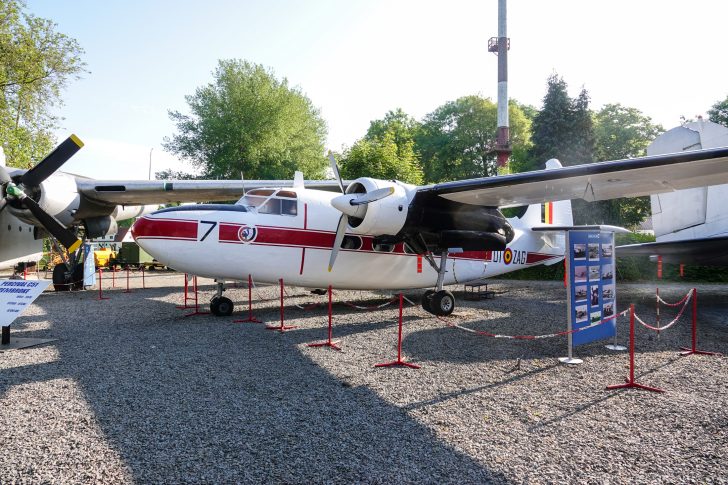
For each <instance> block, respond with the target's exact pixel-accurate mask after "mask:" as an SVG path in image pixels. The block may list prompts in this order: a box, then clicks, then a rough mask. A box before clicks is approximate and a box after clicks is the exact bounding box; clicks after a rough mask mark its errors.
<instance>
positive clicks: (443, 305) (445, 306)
mask: <svg viewBox="0 0 728 485" xmlns="http://www.w3.org/2000/svg"><path fill="white" fill-rule="evenodd" d="M447 253H448V252H447V250H445V251H443V252H442V254H440V264H439V265H438V264H437V263H436V262H435V260H434V259H433V258H432V256H430V255H425V258H426V259H427V262H428V263H430V265H431V266H432V267H433V268H434V269H435V271H437V283H436V284H435V289H434V290H427V291H425V294H424V295H422V308H423V309H424V310H425V311H426V312H429V313H432V314H433V315H437V316H441V317H444V316H447V315H450V314H451V313H452V312H453V310H455V297H454V296H453V294H452V293H451V292H449V291H447V290H443V289H442V282H443V281H444V280H445V273H446V272H447Z"/></svg>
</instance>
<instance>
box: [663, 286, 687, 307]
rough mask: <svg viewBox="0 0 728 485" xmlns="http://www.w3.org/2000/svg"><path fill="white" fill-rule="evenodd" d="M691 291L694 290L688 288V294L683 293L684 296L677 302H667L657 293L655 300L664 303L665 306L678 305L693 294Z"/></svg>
mask: <svg viewBox="0 0 728 485" xmlns="http://www.w3.org/2000/svg"><path fill="white" fill-rule="evenodd" d="M693 291H694V290H690V291H688V294H687V295H685V296H684V297H683V299H682V300H680V301H679V302H677V303H668V302H666V301H665V300H663V299H662V297H661V296H660V295H657V301H658V302H660V303H662V304H663V305H666V306H672V307H676V306H680V305H682V304H683V303H685V302H686V301H687V300H688V299H689V298H690V297H691V295H692V294H693Z"/></svg>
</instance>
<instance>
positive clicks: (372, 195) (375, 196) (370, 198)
mask: <svg viewBox="0 0 728 485" xmlns="http://www.w3.org/2000/svg"><path fill="white" fill-rule="evenodd" d="M393 193H394V187H384V188H383V189H377V190H372V191H371V192H367V193H366V194H362V195H361V196H359V197H357V198H356V199H352V200H350V201H349V204H351V205H364V204H368V203H370V202H374V201H377V200H379V199H383V198H385V197H388V196H390V195H392V194H393Z"/></svg>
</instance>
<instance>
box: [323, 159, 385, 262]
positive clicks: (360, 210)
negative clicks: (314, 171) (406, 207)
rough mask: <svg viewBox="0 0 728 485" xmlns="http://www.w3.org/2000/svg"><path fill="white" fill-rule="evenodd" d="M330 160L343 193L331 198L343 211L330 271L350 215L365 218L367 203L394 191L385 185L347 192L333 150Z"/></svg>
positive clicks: (332, 252)
mask: <svg viewBox="0 0 728 485" xmlns="http://www.w3.org/2000/svg"><path fill="white" fill-rule="evenodd" d="M329 160H330V161H331V169H332V170H333V172H334V176H335V177H336V180H337V181H338V182H339V187H341V192H342V194H343V195H339V196H337V197H334V198H333V199H332V200H331V205H332V206H334V208H336V209H338V210H339V211H340V212H341V217H340V218H339V224H338V226H337V227H336V237H334V247H333V248H331V256H329V272H331V270H332V269H333V267H334V262H335V261H336V256H337V255H338V254H339V249H340V248H341V242H342V241H343V240H344V235H345V234H346V227H347V226H348V225H349V220H348V217H349V216H350V217H356V218H359V219H363V218H364V216H365V215H366V213H367V204H369V203H371V202H376V201H378V200H380V199H383V198H385V197H388V196H390V195H392V194H393V193H394V187H384V188H381V189H376V190H372V191H371V192H365V193H363V194H361V193H357V194H347V193H346V192H345V191H344V182H343V181H342V180H341V175H339V167H338V166H337V164H336V159H335V158H334V155H333V154H332V153H331V152H329Z"/></svg>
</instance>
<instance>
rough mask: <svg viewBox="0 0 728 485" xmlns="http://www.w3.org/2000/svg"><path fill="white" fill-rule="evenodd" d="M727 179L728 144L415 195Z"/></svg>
mask: <svg viewBox="0 0 728 485" xmlns="http://www.w3.org/2000/svg"><path fill="white" fill-rule="evenodd" d="M725 183H728V147H725V148H716V149H710V150H697V151H692V152H679V153H672V154H668V155H656V156H649V157H641V158H633V159H628V160H616V161H610V162H597V163H590V164H585V165H574V166H570V167H563V168H557V169H551V170H537V171H533V172H525V173H517V174H511V175H501V176H498V177H485V178H478V179H469V180H458V181H453V182H444V183H440V184H435V185H429V186H423V187H420V188H419V189H418V190H417V196H416V197H427V196H432V195H437V196H440V197H444V198H445V199H449V200H453V201H456V202H461V203H465V204H474V205H482V206H490V207H513V206H520V205H528V204H539V203H544V202H552V201H557V200H566V199H584V200H587V201H590V202H591V201H595V200H606V199H616V198H619V197H638V196H642V195H649V194H656V193H661V192H671V191H674V190H679V189H685V188H691V187H704V186H707V185H716V184H725Z"/></svg>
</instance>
